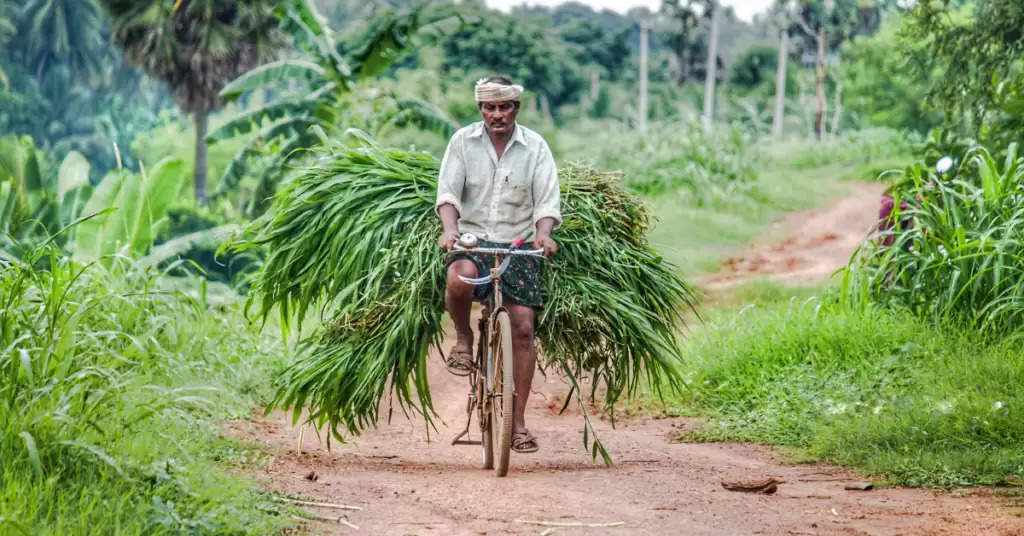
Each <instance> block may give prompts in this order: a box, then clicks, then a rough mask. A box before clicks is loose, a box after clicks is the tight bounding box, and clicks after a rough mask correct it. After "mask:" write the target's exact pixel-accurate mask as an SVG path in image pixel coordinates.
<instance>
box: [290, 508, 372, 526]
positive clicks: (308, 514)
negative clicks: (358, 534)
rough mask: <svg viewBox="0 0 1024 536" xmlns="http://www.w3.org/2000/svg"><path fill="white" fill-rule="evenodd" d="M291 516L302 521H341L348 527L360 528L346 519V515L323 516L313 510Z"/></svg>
mask: <svg viewBox="0 0 1024 536" xmlns="http://www.w3.org/2000/svg"><path fill="white" fill-rule="evenodd" d="M291 517H292V519H297V520H300V521H308V520H314V521H335V522H337V523H341V524H342V525H345V526H346V527H348V528H350V529H353V530H359V526H358V525H356V524H355V523H352V522H351V521H349V520H347V519H345V517H344V516H342V517H329V516H322V515H320V514H316V513H313V512H306V511H303V512H302V515H293V516H291Z"/></svg>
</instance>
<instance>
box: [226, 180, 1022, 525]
mask: <svg viewBox="0 0 1024 536" xmlns="http://www.w3.org/2000/svg"><path fill="white" fill-rule="evenodd" d="M853 190H854V193H853V194H852V195H851V196H850V197H848V198H844V199H841V200H839V201H837V202H835V203H833V204H832V205H830V206H829V207H826V208H825V209H820V210H814V211H806V212H801V213H799V214H793V215H790V216H787V217H786V219H785V220H784V222H783V223H782V226H783V228H784V229H788V231H787V232H785V233H783V234H785V235H786V236H787V237H793V238H792V239H790V238H786V239H784V241H783V242H782V243H776V244H772V243H765V244H760V245H755V246H753V247H752V248H751V250H750V251H751V253H750V254H744V255H743V257H742V258H743V259H744V260H743V261H737V262H734V263H731V264H730V263H727V264H726V266H727V269H726V270H724V271H723V272H722V274H720V276H719V277H720V278H719V279H714V276H712V279H711V280H709V282H708V283H707V284H712V285H719V284H720V285H727V284H731V283H733V282H736V281H739V280H741V279H743V278H744V275H743V274H749V275H755V274H756V275H758V276H760V275H762V274H766V273H770V274H772V275H773V276H777V277H779V278H781V279H782V280H783V281H799V282H810V281H816V280H817V281H820V279H818V278H821V277H825V276H827V275H828V274H829V273H831V272H832V271H833V270H835V269H836V268H838V267H839V266H840V265H842V264H843V263H845V262H846V259H847V258H848V256H849V254H850V252H851V251H852V249H853V247H854V246H855V245H856V243H857V241H859V240H860V238H862V237H863V236H864V233H865V231H866V230H867V229H866V228H865V227H864V226H863V225H861V224H862V223H863V224H865V225H867V226H870V224H871V223H872V218H871V217H870V215H871V210H872V209H875V210H877V202H878V201H877V200H878V193H879V191H880V188H878V187H876V185H870V187H869V185H854V187H853ZM863 211H866V212H867V214H868V217H865V218H860V216H861V214H860V213H861V212H863ZM787 226H788V227H787ZM858 226H860V228H858ZM833 234H834V235H836V236H838V237H839V238H827V237H830V236H832V235H833ZM847 235H849V236H847ZM854 235H856V236H857V240H852V239H850V237H852V236H854ZM822 238H826V239H824V240H822ZM825 250H828V251H831V253H829V254H828V255H827V256H826V255H824V254H823V253H820V252H823V251H825ZM819 255H822V256H823V257H827V259H828V261H827V262H825V261H822V262H818V261H816V260H815V259H817V258H818V256H819ZM785 258H794V259H797V261H796V262H795V263H789V262H788V261H782V260H778V259H785ZM750 259H752V260H750ZM757 259H765V260H764V261H763V262H762V261H758V260H757ZM777 260H778V262H777ZM746 266H749V267H746ZM733 267H739V268H735V269H733ZM755 267H756V269H755ZM779 267H782V268H784V269H782V268H779ZM431 366H432V370H431V378H430V385H431V392H432V395H433V398H434V400H435V402H436V404H437V409H438V413H439V415H440V417H441V419H440V421H441V422H439V423H438V430H437V431H436V432H434V431H431V433H430V438H431V440H430V441H428V440H427V431H426V429H425V427H424V425H423V422H422V420H420V419H415V418H413V419H408V418H406V417H405V416H404V415H403V414H402V412H401V411H399V410H397V409H396V411H395V417H394V419H393V420H392V422H390V423H386V422H384V423H381V424H380V425H379V426H378V427H377V428H376V429H372V430H368V431H366V433H364V434H363V436H362V437H359V438H355V439H353V440H352V442H350V443H348V444H343V445H337V444H335V445H334V446H333V448H332V450H331V451H328V450H327V449H326V446H325V445H323V444H321V443H320V442H319V441H318V440H317V438H316V435H315V434H314V433H312V431H308V432H307V433H306V434H305V441H304V444H303V450H302V453H298V452H297V450H296V439H297V437H298V430H297V429H296V428H293V427H292V426H291V425H290V423H289V419H288V418H287V417H286V416H285V415H284V414H282V413H275V414H273V415H272V416H271V417H269V418H262V417H258V418H254V419H253V420H251V421H245V422H235V423H231V430H232V432H231V433H232V435H235V436H237V437H241V438H244V439H248V440H256V441H259V442H261V443H263V444H265V445H267V446H268V447H269V448H270V449H271V450H272V451H273V452H274V454H275V455H274V458H273V461H272V462H271V463H269V464H268V466H266V467H265V468H263V469H261V470H259V471H258V472H257V475H256V476H257V477H258V478H259V479H261V480H262V481H263V483H264V485H265V486H266V487H267V488H268V489H271V490H274V491H276V492H279V493H284V494H295V495H299V496H303V497H307V498H310V499H312V500H315V501H322V502H330V503H341V504H348V505H356V506H359V507H362V510H359V511H349V512H342V511H339V510H332V509H326V508H315V507H311V508H310V510H312V511H315V512H317V513H319V514H321V515H324V516H332V517H335V518H337V517H338V516H339V515H342V514H344V515H345V516H346V519H347V520H348V522H350V523H352V524H354V525H356V526H358V527H359V528H360V529H359V533H361V534H375V535H376V534H381V535H391V534H394V535H413V534H415V535H461V534H489V535H504V534H533V535H537V534H553V535H563V534H564V535H590V534H622V535H626V534H629V535H661V534H687V535H739V534H765V535H831V534H842V535H869V534H870V535H897V534H902V535H917V534H934V535H957V534H971V535H983V534H984V535H1004V536H1009V535H1024V521H1022V520H1021V518H1019V517H1015V516H1014V515H1013V513H1012V512H1010V511H1009V510H1008V509H1007V508H1006V507H1005V506H1001V505H1000V504H998V503H997V501H993V500H992V499H990V498H985V497H977V496H969V497H955V496H953V495H952V494H949V493H942V492H936V491H931V490H923V489H900V488H883V489H875V490H872V491H847V490H845V489H844V485H845V484H848V483H851V482H855V481H858V480H863V478H862V477H858V476H857V475H855V474H853V473H850V472H848V471H845V470H843V469H839V468H835V467H829V466H823V465H818V464H799V465H793V464H787V463H784V462H782V461H781V460H780V459H779V457H778V456H777V455H776V454H775V453H774V451H773V450H772V449H771V448H769V447H764V446H758V445H748V444H737V443H673V442H671V441H670V436H671V435H672V433H673V432H674V431H675V430H677V428H678V427H681V426H687V425H688V424H690V422H689V421H688V420H686V419H678V418H673V419H646V418H635V419H631V420H620V421H619V422H618V423H617V426H616V428H615V429H612V427H611V426H610V424H609V423H608V422H607V421H595V426H596V428H597V431H598V433H599V434H600V437H601V438H602V440H603V441H604V443H605V444H606V446H607V448H608V450H609V452H610V453H611V455H612V456H613V458H614V459H615V462H616V463H615V465H614V466H612V467H605V466H603V465H596V464H593V463H591V460H590V458H589V456H588V455H587V452H586V451H585V450H584V449H583V445H582V419H581V418H580V416H579V414H578V413H575V414H573V413H572V412H567V413H566V414H564V415H558V414H557V408H559V407H560V401H561V400H562V397H564V396H565V394H566V393H567V392H568V386H567V385H566V384H565V383H563V382H562V381H560V380H559V379H558V378H556V377H554V376H549V377H547V378H544V377H542V376H540V375H538V376H537V378H536V381H535V389H536V392H535V394H533V395H532V396H531V398H530V408H529V410H528V413H527V415H528V416H527V424H528V425H529V427H530V429H531V431H533V432H534V434H536V435H537V437H538V439H539V441H540V443H541V449H540V451H539V452H537V453H534V454H526V455H516V454H513V457H512V468H511V470H510V472H509V475H508V476H507V477H505V478H496V477H494V476H493V474H492V473H491V472H489V471H484V470H482V469H479V467H480V449H479V448H478V447H475V446H460V447H453V446H450V445H449V442H450V440H451V439H452V438H453V437H454V436H455V435H456V434H457V433H458V431H460V430H461V428H462V426H463V425H464V422H465V421H464V419H465V400H466V398H465V397H466V391H467V384H466V383H465V379H463V378H456V377H454V376H451V375H449V374H447V373H446V372H445V371H444V369H443V366H442V365H441V360H440V356H438V355H432V356H431ZM553 408H554V409H553ZM474 426H475V424H474ZM474 432H475V430H474ZM758 477H775V478H778V479H780V480H783V481H785V482H784V483H783V484H780V485H779V487H778V491H777V493H775V494H773V495H758V494H748V493H738V492H730V491H726V490H724V489H723V488H722V486H721V482H722V481H723V480H739V479H750V478H758ZM524 521H531V522H549V523H587V524H608V523H621V525H620V526H617V527H613V528H587V527H550V526H546V525H536V524H529V523H524ZM305 528H306V530H309V531H310V532H312V533H314V534H352V533H355V532H356V531H355V529H353V528H351V527H349V526H346V525H343V524H341V523H336V522H327V521H317V522H310V523H309V524H307V525H306V526H305Z"/></svg>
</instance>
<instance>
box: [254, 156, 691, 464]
mask: <svg viewBox="0 0 1024 536" xmlns="http://www.w3.org/2000/svg"><path fill="white" fill-rule="evenodd" d="M314 156H315V159H314V160H312V161H311V163H310V164H309V165H308V166H306V167H303V168H300V169H297V170H296V171H295V173H294V175H293V176H292V177H291V178H290V180H289V182H288V183H287V185H285V186H284V187H283V188H282V189H281V191H280V192H279V193H278V194H277V197H276V199H275V201H274V204H273V206H272V208H271V209H270V210H269V211H268V212H267V213H266V214H265V215H264V216H262V217H261V218H260V219H258V220H256V221H255V222H254V223H253V224H252V225H251V226H250V227H249V229H248V230H247V232H246V233H245V234H244V236H243V237H242V239H241V240H240V241H238V242H236V244H235V247H236V248H240V249H245V248H253V247H262V248H265V250H266V255H267V257H266V261H265V264H264V265H263V267H262V270H261V271H260V272H259V273H258V274H256V277H255V279H254V281H253V288H252V293H251V297H250V299H251V300H252V301H253V302H254V304H255V305H256V306H257V307H258V312H259V315H260V316H263V317H265V316H266V315H268V314H271V312H272V311H273V310H274V309H275V308H276V309H277V311H278V312H279V314H280V317H281V321H282V326H283V328H284V329H286V330H287V329H289V325H291V324H293V323H298V322H301V321H302V320H303V319H304V318H306V315H307V313H308V312H310V311H311V310H318V311H319V314H320V315H321V319H322V323H321V326H322V327H321V328H319V329H318V331H317V332H316V333H314V334H312V335H311V336H308V337H306V338H305V339H304V340H303V341H302V342H301V343H300V344H299V352H298V356H297V359H296V361H295V362H294V364H292V365H291V366H290V367H289V368H288V369H287V370H286V371H285V372H284V374H283V375H282V377H281V378H280V383H279V384H278V386H277V387H278V388H277V392H276V395H275V397H274V399H273V400H272V402H271V408H275V407H276V408H284V409H290V410H292V411H293V412H294V417H295V419H296V421H297V420H298V419H299V418H300V415H301V412H302V410H303V408H308V410H309V414H308V418H309V420H310V421H312V422H313V423H315V424H316V425H317V426H318V427H321V426H323V425H325V424H326V425H329V427H330V431H331V434H332V435H334V437H336V438H337V439H339V440H340V439H343V432H344V431H347V432H348V433H349V434H358V433H359V431H360V430H362V429H364V428H365V427H366V426H368V425H371V424H374V423H375V422H376V421H377V419H378V417H379V411H380V408H381V406H382V404H381V401H382V399H383V397H385V396H389V395H391V396H393V397H394V399H397V400H398V402H399V404H400V405H401V406H402V407H403V408H404V409H411V410H413V411H414V412H417V413H419V414H421V415H422V416H423V417H424V418H425V419H426V420H427V421H428V422H430V420H431V419H432V417H433V416H434V412H433V409H432V405H431V399H430V390H429V386H428V385H427V355H428V350H429V348H430V347H431V346H432V345H438V344H439V343H440V342H441V338H442V325H441V319H442V314H443V313H444V256H443V253H442V252H441V250H440V249H439V248H438V247H437V237H438V236H439V234H440V232H441V226H440V222H439V220H438V218H437V216H436V215H435V213H434V199H435V192H436V188H437V174H438V162H437V160H436V159H435V158H434V157H432V156H431V155H429V154H426V153H415V152H403V151H396V150H385V149H382V148H380V147H378V146H375V145H374V144H373V143H372V142H370V141H369V140H367V139H363V140H362V143H361V144H360V145H359V146H357V147H351V146H346V145H341V144H337V143H331V144H329V145H328V146H326V147H324V148H322V149H319V150H318V153H317V154H316V155H314ZM559 179H560V183H561V188H562V212H563V218H564V222H563V224H562V226H561V227H560V228H559V229H558V230H557V231H556V233H555V239H556V240H557V241H558V242H559V244H560V249H559V253H558V255H557V256H555V257H554V258H552V259H550V260H549V261H547V263H546V266H545V270H544V279H543V288H544V292H545V294H546V303H545V307H544V308H543V309H542V311H541V312H540V313H539V316H538V321H537V337H538V339H539V341H540V345H541V356H542V357H541V361H542V366H543V367H545V368H546V369H554V370H560V371H561V372H562V373H564V374H565V375H566V377H568V378H569V379H570V381H571V384H572V385H573V391H574V393H575V400H577V401H578V402H579V403H580V404H581V405H582V404H583V396H582V395H581V393H580V385H581V383H580V380H581V379H582V378H589V380H590V385H591V386H593V387H592V388H591V389H590V390H589V395H590V396H591V397H595V396H598V394H599V392H602V393H603V402H604V407H605V408H606V410H610V409H611V408H612V406H613V404H614V403H615V402H616V401H617V400H619V398H620V397H621V396H622V395H623V394H627V395H632V394H634V393H636V392H637V389H638V387H639V386H640V385H642V384H643V383H647V384H649V385H650V386H651V387H652V389H653V390H655V391H657V390H658V389H659V388H660V387H659V386H665V385H668V386H673V387H678V386H679V385H680V382H681V379H680V377H679V372H678V371H679V368H678V364H679V360H680V354H679V350H678V344H677V340H676V333H677V331H678V327H679V326H680V325H681V324H682V318H681V314H682V312H683V310H684V308H687V307H690V306H691V305H692V303H693V295H692V293H691V289H690V288H689V287H688V286H687V285H686V284H685V283H684V282H683V281H681V280H680V279H679V278H678V277H677V276H676V273H675V270H674V267H673V266H671V265H670V264H668V263H667V262H666V261H664V260H663V259H662V258H661V257H660V256H659V255H658V254H657V253H656V252H654V251H653V250H652V249H650V248H649V247H648V245H647V241H646V238H645V235H646V232H647V229H648V225H649V218H648V213H647V210H646V208H645V207H644V205H643V204H642V203H641V202H640V200H638V199H637V198H635V197H633V196H632V195H630V194H627V193H626V192H624V191H623V190H622V188H621V187H620V186H619V182H620V181H619V178H618V177H617V176H615V175H612V174H605V173H599V172H597V171H595V170H593V169H591V168H588V167H585V166H582V165H575V164H570V165H566V166H563V167H562V168H561V169H560V172H559ZM599 385H600V386H602V387H603V389H601V390H598V389H597V387H598V386H599ZM572 394H573V393H570V397H567V400H569V399H570V398H571V397H572ZM385 407H390V404H388V405H385ZM586 427H587V428H589V420H588V421H587V425H586ZM599 450H600V452H601V453H602V454H604V452H603V449H599V447H598V443H596V442H595V443H594V453H595V456H596V454H597V453H598V452H599Z"/></svg>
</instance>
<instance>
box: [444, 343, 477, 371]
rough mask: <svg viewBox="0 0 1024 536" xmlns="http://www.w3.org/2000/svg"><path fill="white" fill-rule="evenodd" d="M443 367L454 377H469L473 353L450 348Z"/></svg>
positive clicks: (471, 369)
mask: <svg viewBox="0 0 1024 536" xmlns="http://www.w3.org/2000/svg"><path fill="white" fill-rule="evenodd" d="M444 365H445V366H446V367H448V372H451V373H452V374H454V375H456V376H469V373H470V372H472V371H473V353H472V352H469V351H466V350H459V349H457V348H452V351H451V352H448V357H447V358H446V359H445V360H444Z"/></svg>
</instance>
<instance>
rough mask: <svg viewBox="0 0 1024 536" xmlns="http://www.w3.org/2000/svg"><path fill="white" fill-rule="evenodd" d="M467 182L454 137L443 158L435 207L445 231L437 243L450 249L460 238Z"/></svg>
mask: <svg viewBox="0 0 1024 536" xmlns="http://www.w3.org/2000/svg"><path fill="white" fill-rule="evenodd" d="M465 184H466V165H465V163H464V162H463V160H462V154H461V151H459V147H458V140H457V139H456V138H455V137H453V138H452V139H451V141H449V142H448V148H447V149H446V150H445V152H444V158H443V159H441V171H440V173H439V174H438V178H437V200H436V201H435V203H434V209H435V210H436V211H437V215H438V216H439V217H440V218H441V227H442V228H443V229H444V231H443V232H442V233H441V236H440V237H439V238H438V239H437V245H439V246H441V249H443V250H445V251H448V250H451V249H452V246H453V245H454V244H455V242H456V241H457V240H458V239H459V213H460V212H461V211H462V188H463V187H464V186H465Z"/></svg>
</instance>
